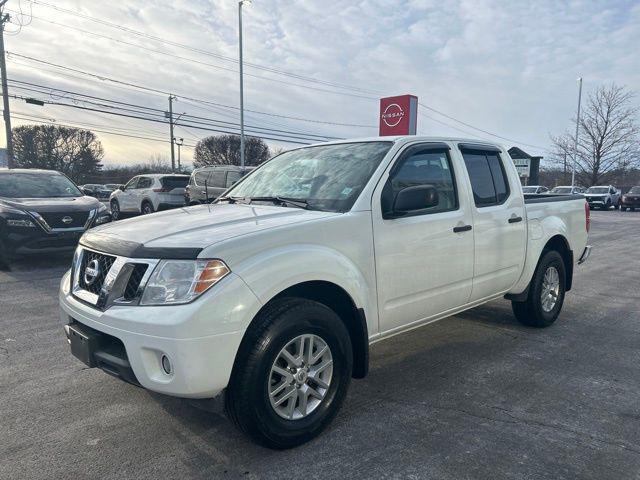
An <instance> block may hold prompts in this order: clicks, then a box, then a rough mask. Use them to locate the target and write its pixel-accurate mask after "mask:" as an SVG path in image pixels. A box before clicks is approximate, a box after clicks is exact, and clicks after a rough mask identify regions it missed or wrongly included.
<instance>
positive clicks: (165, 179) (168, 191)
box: [109, 174, 189, 220]
mask: <svg viewBox="0 0 640 480" xmlns="http://www.w3.org/2000/svg"><path fill="white" fill-rule="evenodd" d="M188 183H189V175H174V174H150V175H139V176H137V177H133V178H132V179H131V180H129V181H128V182H127V184H126V185H121V186H120V188H119V189H118V190H115V191H114V192H112V193H111V197H110V199H109V205H110V206H111V216H112V217H113V219H114V220H118V219H119V218H120V216H121V214H122V213H142V214H143V215H146V214H149V213H153V212H157V211H159V210H168V209H170V208H177V207H182V206H183V205H184V192H185V187H186V186H187V184H188Z"/></svg>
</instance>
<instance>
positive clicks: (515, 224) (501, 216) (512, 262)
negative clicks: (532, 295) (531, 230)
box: [459, 144, 526, 301]
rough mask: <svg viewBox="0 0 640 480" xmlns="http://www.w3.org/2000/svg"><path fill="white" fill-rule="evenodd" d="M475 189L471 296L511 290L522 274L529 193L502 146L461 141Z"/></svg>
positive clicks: (471, 182)
mask: <svg viewBox="0 0 640 480" xmlns="http://www.w3.org/2000/svg"><path fill="white" fill-rule="evenodd" d="M459 147H460V152H461V153H462V157H463V159H464V163H465V166H466V170H467V175H468V178H469V182H470V185H471V190H472V193H473V202H474V205H473V208H472V211H473V229H474V239H475V259H474V267H473V269H474V272H473V290H472V293H471V301H475V300H480V299H483V298H486V297H490V296H492V295H496V294H499V293H502V292H506V291H507V290H509V289H510V288H511V286H512V285H513V284H514V283H515V282H516V281H517V280H518V278H519V277H520V274H521V273H522V268H523V265H524V257H525V247H526V221H525V220H524V217H525V213H524V198H523V196H522V194H521V193H520V187H519V185H520V180H519V179H518V177H517V174H516V172H515V169H507V168H505V164H504V161H505V159H506V158H508V157H507V156H506V155H504V156H503V154H502V153H501V151H500V150H499V149H498V148H494V147H490V146H486V145H470V144H460V145H459Z"/></svg>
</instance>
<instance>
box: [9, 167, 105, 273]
mask: <svg viewBox="0 0 640 480" xmlns="http://www.w3.org/2000/svg"><path fill="white" fill-rule="evenodd" d="M110 221H111V214H110V213H109V211H108V209H107V207H105V206H104V205H102V204H101V203H100V202H99V201H98V200H97V199H95V198H93V197H89V196H86V195H84V194H83V192H81V191H80V189H79V188H78V187H77V186H76V185H75V184H74V183H73V182H72V181H71V180H69V178H67V177H66V176H65V175H63V174H62V173H60V172H55V171H51V170H22V169H12V170H0V266H5V267H6V266H7V265H8V263H9V260H10V259H11V258H13V256H14V254H20V253H31V252H38V251H41V252H44V251H56V250H66V249H69V250H72V249H73V248H75V246H76V244H77V243H78V239H79V238H80V236H81V235H82V234H83V233H84V232H85V230H87V229H89V228H91V227H94V226H96V225H101V224H103V223H107V222H110Z"/></svg>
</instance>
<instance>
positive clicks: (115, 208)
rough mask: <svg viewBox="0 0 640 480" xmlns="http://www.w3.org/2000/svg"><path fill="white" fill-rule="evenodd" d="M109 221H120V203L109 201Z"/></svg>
mask: <svg viewBox="0 0 640 480" xmlns="http://www.w3.org/2000/svg"><path fill="white" fill-rule="evenodd" d="M109 205H110V206H111V220H113V221H115V220H120V219H121V218H122V212H120V203H118V201H117V200H111V202H110V204H109Z"/></svg>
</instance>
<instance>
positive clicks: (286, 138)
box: [10, 95, 318, 145]
mask: <svg viewBox="0 0 640 480" xmlns="http://www.w3.org/2000/svg"><path fill="white" fill-rule="evenodd" d="M10 97H12V98H16V99H19V100H27V98H28V97H23V96H19V95H10ZM38 100H39V101H41V102H43V103H46V104H49V105H57V106H65V107H71V108H77V109H80V110H86V111H90V112H100V113H105V114H108V115H115V116H120V117H127V118H135V119H138V120H145V121H149V122H156V123H164V124H168V123H169V122H166V121H163V120H159V119H154V118H149V117H143V116H140V115H132V114H128V113H118V112H113V111H110V110H102V109H97V108H91V107H86V106H81V105H73V104H68V103H62V102H52V101H48V100H40V99H38ZM185 125H186V126H188V127H191V128H195V129H199V130H204V131H208V132H215V133H224V134H232V135H237V131H234V130H231V131H230V130H222V129H221V128H224V127H219V128H211V127H210V126H207V127H204V126H200V125H193V124H191V123H189V124H185ZM228 128H231V127H228ZM250 135H251V136H253V137H257V138H262V139H264V140H273V141H277V142H283V143H291V144H296V145H309V144H310V143H313V142H317V141H318V140H317V139H310V138H301V137H293V136H291V135H284V134H280V135H278V134H275V135H274V136H266V135H263V134H259V133H258V134H256V133H250ZM299 140H306V141H299Z"/></svg>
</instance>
